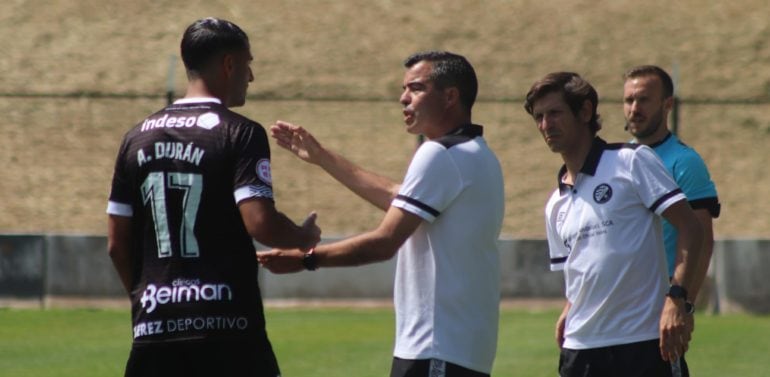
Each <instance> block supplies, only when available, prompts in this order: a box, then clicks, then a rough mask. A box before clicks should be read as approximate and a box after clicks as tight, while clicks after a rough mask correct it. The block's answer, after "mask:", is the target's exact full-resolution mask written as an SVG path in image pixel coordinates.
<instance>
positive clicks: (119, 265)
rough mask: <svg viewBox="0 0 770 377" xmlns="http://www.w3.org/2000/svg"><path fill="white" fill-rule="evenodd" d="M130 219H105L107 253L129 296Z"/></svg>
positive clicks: (131, 282) (113, 217)
mask: <svg viewBox="0 0 770 377" xmlns="http://www.w3.org/2000/svg"><path fill="white" fill-rule="evenodd" d="M131 227H132V225H131V217H125V216H116V215H109V217H108V218H107V252H108V253H109V255H110V259H112V264H113V265H114V266H115V270H117V272H118V276H119V277H120V282H121V283H122V284H123V289H125V290H126V293H128V294H131V287H132V286H133V281H132V279H133V278H132V277H133V273H134V271H132V263H131Z"/></svg>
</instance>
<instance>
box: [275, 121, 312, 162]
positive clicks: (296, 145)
mask: <svg viewBox="0 0 770 377" xmlns="http://www.w3.org/2000/svg"><path fill="white" fill-rule="evenodd" d="M270 136H272V137H273V138H274V139H275V140H276V142H277V143H278V145H279V146H281V147H282V148H284V149H287V150H289V151H291V153H294V154H295V155H296V156H297V157H299V158H300V159H302V160H303V161H306V162H309V163H311V164H316V165H318V164H319V161H318V159H319V158H320V156H321V153H322V152H323V148H322V147H321V144H320V143H319V142H318V141H317V140H316V139H315V137H313V135H311V134H310V132H307V130H306V129H304V128H302V127H300V126H297V125H294V124H291V123H289V122H284V121H282V120H279V121H276V122H275V124H273V125H272V126H270Z"/></svg>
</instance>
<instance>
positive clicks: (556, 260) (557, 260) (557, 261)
mask: <svg viewBox="0 0 770 377" xmlns="http://www.w3.org/2000/svg"><path fill="white" fill-rule="evenodd" d="M566 261H567V257H559V258H551V264H561V263H564V262H566Z"/></svg>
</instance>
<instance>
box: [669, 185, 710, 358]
mask: <svg viewBox="0 0 770 377" xmlns="http://www.w3.org/2000/svg"><path fill="white" fill-rule="evenodd" d="M663 217H664V218H665V219H666V220H668V221H669V222H670V223H671V224H672V225H673V226H674V227H675V228H676V229H677V231H678V232H679V237H678V240H677V245H679V250H678V251H677V259H678V260H681V263H678V264H677V266H676V269H675V270H674V276H673V278H672V279H671V284H672V285H679V286H681V287H683V288H684V289H685V290H687V291H691V290H694V291H697V290H698V289H699V287H698V286H697V284H698V282H699V281H702V276H701V275H705V270H703V266H704V265H705V264H704V263H703V257H704V253H703V252H702V247H703V229H702V227H701V224H700V222H699V221H698V219H697V218H696V216H695V213H694V212H693V210H692V209H691V208H690V205H689V204H688V203H687V201H686V200H680V201H678V202H676V203H674V204H672V205H671V206H670V207H668V208H666V210H665V211H663ZM692 330H693V319H692V316H690V315H688V314H686V311H685V300H683V299H681V298H672V297H668V296H667V297H666V298H665V302H664V306H663V312H662V313H661V319H660V352H661V357H662V358H663V360H668V361H670V360H676V359H677V358H678V357H680V356H682V355H684V353H685V352H686V351H687V347H688V344H689V342H690V339H691V335H692Z"/></svg>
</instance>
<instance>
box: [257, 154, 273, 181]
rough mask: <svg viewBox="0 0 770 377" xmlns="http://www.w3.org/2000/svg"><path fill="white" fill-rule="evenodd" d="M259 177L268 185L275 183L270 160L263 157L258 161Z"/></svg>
mask: <svg viewBox="0 0 770 377" xmlns="http://www.w3.org/2000/svg"><path fill="white" fill-rule="evenodd" d="M257 177H259V179H261V180H262V182H265V183H267V184H268V185H272V184H273V175H272V174H271V173H270V160H268V159H266V158H263V159H261V160H259V161H257Z"/></svg>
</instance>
